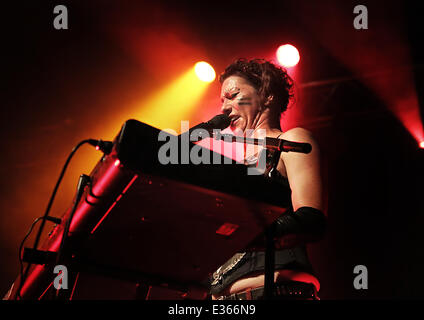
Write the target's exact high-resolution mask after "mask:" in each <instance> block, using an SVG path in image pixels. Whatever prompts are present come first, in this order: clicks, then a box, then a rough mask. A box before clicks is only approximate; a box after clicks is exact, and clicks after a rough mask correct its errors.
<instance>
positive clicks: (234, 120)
mask: <svg viewBox="0 0 424 320" xmlns="http://www.w3.org/2000/svg"><path fill="white" fill-rule="evenodd" d="M238 119H240V117H234V118H233V119H232V120H231V126H234V125H235V123H236V122H237V120H238Z"/></svg>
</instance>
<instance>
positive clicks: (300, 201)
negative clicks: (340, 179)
mask: <svg viewBox="0 0 424 320" xmlns="http://www.w3.org/2000/svg"><path fill="white" fill-rule="evenodd" d="M281 138H282V139H284V140H289V141H294V142H306V143H309V144H311V146H312V151H311V152H310V153H308V154H304V153H298V152H282V153H281V160H282V161H283V163H284V166H285V168H286V174H287V178H288V180H289V183H290V189H291V191H292V204H293V210H294V211H296V210H297V209H299V208H301V207H305V206H306V207H312V208H315V209H318V210H321V211H324V201H323V184H322V176H321V167H320V151H319V147H318V144H317V143H316V141H315V139H314V138H313V137H312V134H311V133H310V132H309V131H308V130H305V129H303V128H293V129H291V130H289V131H286V132H285V133H283V134H282V135H281Z"/></svg>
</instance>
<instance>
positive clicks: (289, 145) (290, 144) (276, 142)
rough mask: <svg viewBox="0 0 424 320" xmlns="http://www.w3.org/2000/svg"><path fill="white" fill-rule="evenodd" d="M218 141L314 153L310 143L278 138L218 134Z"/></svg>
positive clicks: (283, 150) (282, 150)
mask: <svg viewBox="0 0 424 320" xmlns="http://www.w3.org/2000/svg"><path fill="white" fill-rule="evenodd" d="M214 138H215V139H217V140H224V141H227V142H241V143H249V144H254V145H263V146H264V147H265V148H267V149H271V150H275V151H280V152H300V153H309V152H311V151H312V146H311V145H310V144H309V143H305V142H294V141H288V140H284V139H278V138H266V142H264V139H256V138H245V137H239V136H234V135H232V134H222V133H218V134H216V135H215V136H214Z"/></svg>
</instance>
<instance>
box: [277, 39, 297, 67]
mask: <svg viewBox="0 0 424 320" xmlns="http://www.w3.org/2000/svg"><path fill="white" fill-rule="evenodd" d="M277 60H278V62H279V63H280V64H281V65H282V66H283V67H286V68H290V67H294V66H295V65H297V64H298V63H299V60H300V55H299V51H298V50H297V49H296V47H294V46H292V45H291V44H284V45H282V46H280V47H278V49H277Z"/></svg>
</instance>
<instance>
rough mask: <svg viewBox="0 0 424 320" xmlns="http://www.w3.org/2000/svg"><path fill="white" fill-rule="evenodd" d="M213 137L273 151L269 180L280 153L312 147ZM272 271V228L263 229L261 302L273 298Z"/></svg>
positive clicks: (265, 140)
mask: <svg viewBox="0 0 424 320" xmlns="http://www.w3.org/2000/svg"><path fill="white" fill-rule="evenodd" d="M213 136H214V138H215V139H217V140H223V141H227V142H241V143H249V144H254V145H262V146H265V148H266V149H267V151H268V150H273V151H274V154H273V155H272V168H271V170H270V171H269V173H268V176H269V178H272V177H273V176H274V175H275V174H276V172H277V166H278V162H279V159H280V156H281V152H302V153H309V152H311V150H312V146H311V145H310V144H309V143H300V142H292V141H287V140H283V139H278V138H265V139H257V138H245V137H238V136H235V135H232V134H222V133H220V132H214V133H213ZM274 271H275V245H274V234H273V229H272V228H266V229H265V271H264V273H265V280H264V295H263V297H262V299H263V300H271V299H272V298H273V297H274V291H275V290H274Z"/></svg>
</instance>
